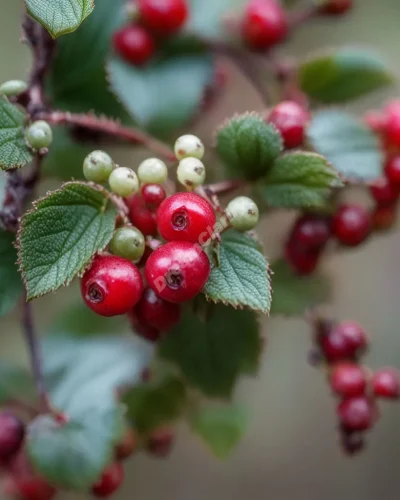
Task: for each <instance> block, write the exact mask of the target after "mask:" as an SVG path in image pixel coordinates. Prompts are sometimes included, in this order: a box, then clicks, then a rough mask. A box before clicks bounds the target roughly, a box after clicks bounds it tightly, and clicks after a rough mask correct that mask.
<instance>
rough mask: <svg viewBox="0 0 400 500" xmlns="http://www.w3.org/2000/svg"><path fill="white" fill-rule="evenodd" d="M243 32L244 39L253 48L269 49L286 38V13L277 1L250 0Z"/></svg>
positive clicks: (244, 19)
mask: <svg viewBox="0 0 400 500" xmlns="http://www.w3.org/2000/svg"><path fill="white" fill-rule="evenodd" d="M242 30H243V38H244V40H245V41H246V42H247V44H248V45H249V46H250V47H251V48H253V49H256V50H265V49H268V48H270V47H272V46H273V45H275V44H277V43H279V42H282V41H283V40H284V39H285V38H286V35H287V32H288V22H287V18H286V13H285V11H284V10H283V9H282V7H281V6H280V5H279V4H278V3H277V2H276V0H250V2H249V3H248V4H247V7H246V10H245V13H244V18H243V26H242Z"/></svg>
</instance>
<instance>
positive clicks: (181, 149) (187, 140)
mask: <svg viewBox="0 0 400 500" xmlns="http://www.w3.org/2000/svg"><path fill="white" fill-rule="evenodd" d="M174 149H175V156H176V157H177V158H178V160H182V159H183V158H189V157H190V158H197V159H198V160H201V159H202V158H203V156H204V144H203V143H202V142H201V140H200V139H199V138H198V137H196V136H195V135H191V134H187V135H182V136H181V137H179V139H177V141H176V142H175V148H174Z"/></svg>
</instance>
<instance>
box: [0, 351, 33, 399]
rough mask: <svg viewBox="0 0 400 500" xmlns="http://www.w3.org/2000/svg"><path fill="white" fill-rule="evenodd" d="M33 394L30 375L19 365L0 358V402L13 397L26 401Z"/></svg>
mask: <svg viewBox="0 0 400 500" xmlns="http://www.w3.org/2000/svg"><path fill="white" fill-rule="evenodd" d="M34 394H35V388H34V384H33V380H32V377H31V375H30V374H29V373H28V372H27V371H26V370H25V369H23V368H21V367H20V366H17V365H15V364H12V363H10V362H9V361H7V360H5V359H2V360H0V404H1V405H4V404H6V403H8V402H10V401H12V400H13V399H19V400H22V401H24V402H27V401H30V400H31V399H32V395H34Z"/></svg>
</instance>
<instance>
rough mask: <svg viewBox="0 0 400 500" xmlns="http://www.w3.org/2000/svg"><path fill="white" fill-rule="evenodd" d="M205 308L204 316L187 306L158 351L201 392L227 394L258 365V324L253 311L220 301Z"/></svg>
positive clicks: (259, 348)
mask: <svg viewBox="0 0 400 500" xmlns="http://www.w3.org/2000/svg"><path fill="white" fill-rule="evenodd" d="M208 309H209V310H208V314H207V317H206V318H205V319H200V318H198V317H197V316H196V315H195V314H194V313H193V312H191V311H189V310H186V311H185V313H184V315H183V318H182V320H181V321H180V323H179V324H178V325H177V326H176V327H175V328H173V330H172V331H170V332H169V333H168V335H167V336H166V337H165V338H164V339H163V340H162V342H161V344H160V348H159V353H160V356H161V357H162V358H164V359H167V360H168V361H170V362H172V363H174V364H176V365H177V366H178V367H179V368H180V370H181V371H182V373H183V375H184V376H185V377H186V378H187V380H188V381H189V382H190V383H191V384H193V385H194V386H195V387H197V388H199V389H200V390H201V391H202V392H203V393H204V394H206V395H208V396H221V397H230V396H231V395H232V392H233V389H234V386H235V384H236V382H237V381H238V379H239V378H240V376H241V375H242V374H244V373H246V374H248V373H249V371H250V368H252V369H253V370H252V371H255V367H256V366H257V365H258V361H259V354H260V350H261V340H260V337H259V326H258V324H257V319H256V315H255V313H253V312H252V311H244V310H243V311H241V310H235V309H233V308H231V307H226V306H224V305H221V304H218V305H214V304H208Z"/></svg>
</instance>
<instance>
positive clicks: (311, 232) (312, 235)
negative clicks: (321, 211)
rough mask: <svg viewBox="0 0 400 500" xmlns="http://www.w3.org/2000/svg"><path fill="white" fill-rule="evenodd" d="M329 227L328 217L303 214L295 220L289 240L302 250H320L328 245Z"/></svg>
mask: <svg viewBox="0 0 400 500" xmlns="http://www.w3.org/2000/svg"><path fill="white" fill-rule="evenodd" d="M330 226H331V225H330V220H329V218H328V217H324V216H321V215H313V214H305V215H302V216H301V217H299V218H298V219H297V220H296V222H295V225H294V227H293V230H292V233H291V236H290V239H291V241H293V243H296V245H298V246H301V247H302V248H304V250H321V249H322V248H323V247H324V246H325V245H326V244H327V243H328V240H329V237H330V235H331V227H330Z"/></svg>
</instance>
